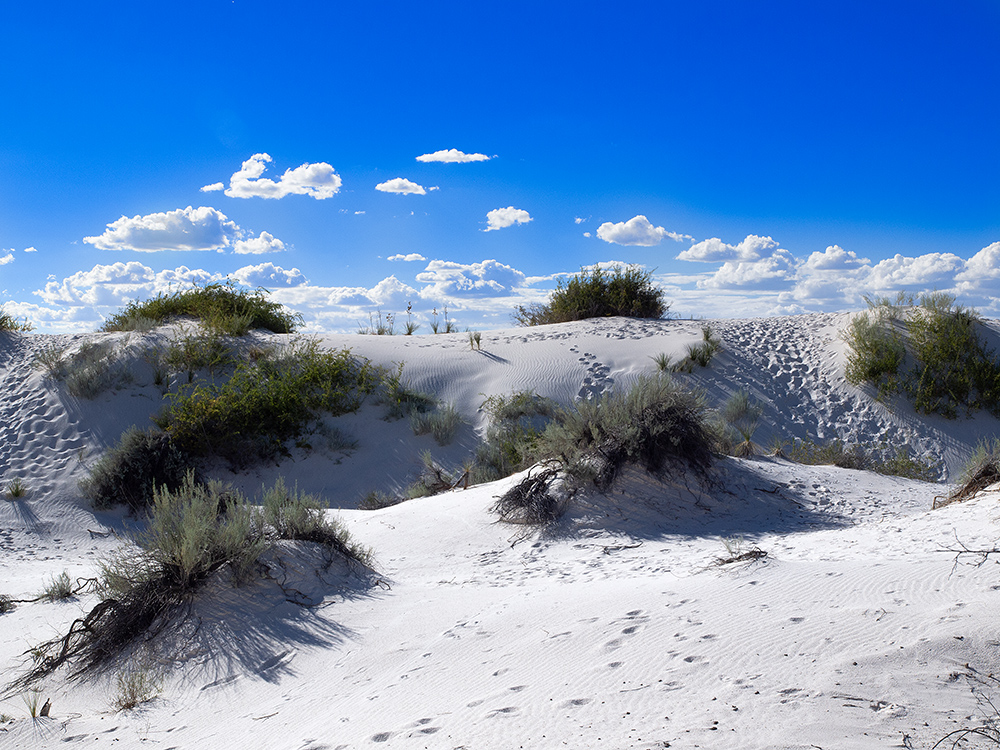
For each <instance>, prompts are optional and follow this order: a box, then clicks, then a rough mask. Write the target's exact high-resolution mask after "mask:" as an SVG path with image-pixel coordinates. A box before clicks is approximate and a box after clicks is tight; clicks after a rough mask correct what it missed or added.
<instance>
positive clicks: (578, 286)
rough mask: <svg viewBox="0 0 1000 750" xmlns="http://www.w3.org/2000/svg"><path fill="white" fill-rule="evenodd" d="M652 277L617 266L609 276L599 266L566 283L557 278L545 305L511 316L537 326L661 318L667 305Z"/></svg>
mask: <svg viewBox="0 0 1000 750" xmlns="http://www.w3.org/2000/svg"><path fill="white" fill-rule="evenodd" d="M651 277H652V273H651V272H649V271H641V270H639V268H638V267H636V266H628V267H627V268H625V269H622V268H620V267H616V268H614V269H612V271H611V272H610V273H609V272H607V271H605V270H603V269H602V268H600V267H596V268H594V269H592V270H587V269H584V270H582V271H581V272H580V273H579V274H577V275H576V276H574V277H572V278H571V279H569V281H563V280H562V279H560V280H559V282H558V285H557V286H556V289H555V291H553V292H552V295H551V296H550V297H549V302H548V304H544V305H542V304H535V305H530V306H528V307H525V306H523V305H522V306H519V307H518V308H517V310H515V312H514V315H513V318H514V322H515V323H517V324H518V325H522V326H538V325H545V324H548V323H566V322H569V321H572V320H585V319H587V318H607V317H612V316H616V315H621V316H625V317H629V318H662V317H663V316H664V315H665V314H666V312H667V310H668V309H669V308H670V306H669V305H668V304H667V303H666V302H664V300H663V296H664V295H663V290H662V289H659V288H658V287H656V286H654V285H653V283H652V280H651Z"/></svg>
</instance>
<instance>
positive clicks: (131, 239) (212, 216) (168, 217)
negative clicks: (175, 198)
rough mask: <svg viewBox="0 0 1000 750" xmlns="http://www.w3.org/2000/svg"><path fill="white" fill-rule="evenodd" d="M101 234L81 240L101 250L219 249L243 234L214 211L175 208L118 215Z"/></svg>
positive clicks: (229, 244) (203, 208)
mask: <svg viewBox="0 0 1000 750" xmlns="http://www.w3.org/2000/svg"><path fill="white" fill-rule="evenodd" d="M107 226H108V228H107V229H106V230H105V231H104V234H101V235H98V236H96V237H84V238H83V241H84V242H86V243H88V244H91V245H93V246H94V247H97V248H99V249H101V250H135V251H136V252H140V253H155V252H159V251H160V250H221V249H223V248H227V247H230V246H231V245H232V243H233V241H235V240H236V239H239V238H241V237H242V235H243V231H242V230H241V229H240V228H239V227H238V226H237V225H236V224H235V223H234V222H232V221H230V220H229V219H228V218H227V217H226V215H225V214H223V213H222V212H221V211H218V210H216V209H214V208H208V207H207V206H201V207H199V208H192V207H191V206H188V207H187V208H178V209H176V210H174V211H167V212H165V213H155V214H147V215H146V216H138V215H137V216H133V217H132V218H131V219H129V218H127V217H125V216H122V217H121V218H120V219H118V221H115V222H113V223H111V224H108V225H107Z"/></svg>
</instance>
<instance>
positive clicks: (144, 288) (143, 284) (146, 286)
mask: <svg viewBox="0 0 1000 750" xmlns="http://www.w3.org/2000/svg"><path fill="white" fill-rule="evenodd" d="M219 278H220V277H219V275H218V274H210V273H208V272H207V271H203V270H200V269H195V270H192V269H189V268H188V267H187V266H179V267H178V268H175V269H172V270H165V271H160V272H154V271H153V269H152V268H150V267H149V266H146V265H143V264H142V263H139V262H138V261H130V262H128V263H112V264H110V265H101V264H98V265H96V266H94V267H93V268H92V269H90V270H89V271H78V272H77V273H74V274H72V275H70V276H67V277H66V278H64V279H63V280H62V281H59V280H57V279H54V278H52V279H50V280H49V281H48V282H47V283H46V285H45V288H44V289H40V290H38V291H36V292H35V294H36V295H37V296H39V297H41V299H42V300H43V301H44V302H46V303H49V304H58V305H69V306H71V307H80V306H89V307H94V308H103V307H121V306H122V305H124V304H125V303H127V302H128V301H129V300H132V299H137V298H144V297H152V296H155V295H156V294H158V293H160V292H169V291H170V290H171V289H175V288H177V287H178V286H191V285H193V284H201V285H204V284H209V283H211V282H213V281H218V280H219Z"/></svg>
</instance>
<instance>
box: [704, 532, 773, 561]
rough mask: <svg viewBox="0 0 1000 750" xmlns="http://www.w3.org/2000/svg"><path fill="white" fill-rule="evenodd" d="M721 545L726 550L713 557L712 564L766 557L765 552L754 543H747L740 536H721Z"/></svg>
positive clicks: (755, 559)
mask: <svg viewBox="0 0 1000 750" xmlns="http://www.w3.org/2000/svg"><path fill="white" fill-rule="evenodd" d="M722 546H723V547H724V548H725V550H726V552H725V554H724V555H721V556H719V557H716V558H715V561H714V563H713V564H714V565H716V566H722V565H732V564H734V563H744V562H756V561H757V560H763V559H764V558H765V557H767V552H765V551H764V550H762V549H761V548H760V547H758V546H757V545H756V544H754V545H748V544H747V542H746V540H745V539H744V538H743V537H741V536H737V537H725V538H723V540H722Z"/></svg>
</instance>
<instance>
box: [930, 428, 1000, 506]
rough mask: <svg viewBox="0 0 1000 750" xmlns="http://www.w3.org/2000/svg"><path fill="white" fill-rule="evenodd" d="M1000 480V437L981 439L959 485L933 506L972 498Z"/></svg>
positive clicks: (959, 479) (967, 463) (963, 471)
mask: <svg viewBox="0 0 1000 750" xmlns="http://www.w3.org/2000/svg"><path fill="white" fill-rule="evenodd" d="M997 482H1000V439H997V438H993V439H992V440H981V441H980V442H979V443H978V444H977V445H976V449H975V450H974V451H973V452H972V455H971V456H969V460H968V461H966V462H965V466H964V467H962V471H961V473H960V474H959V478H958V486H957V487H956V488H955V489H954V490H952V491H951V492H950V493H949V494H948V496H947V497H945V498H943V499H942V500H941V501H940V502H938V500H937V499H935V501H934V505H933V507H935V508H940V507H943V506H945V505H950V504H951V503H958V502H963V501H965V500H970V499H971V498H973V497H975V496H976V495H978V494H979V493H980V492H982V491H983V490H985V489H986V488H987V487H990V486H991V485H994V484H996V483H997Z"/></svg>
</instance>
